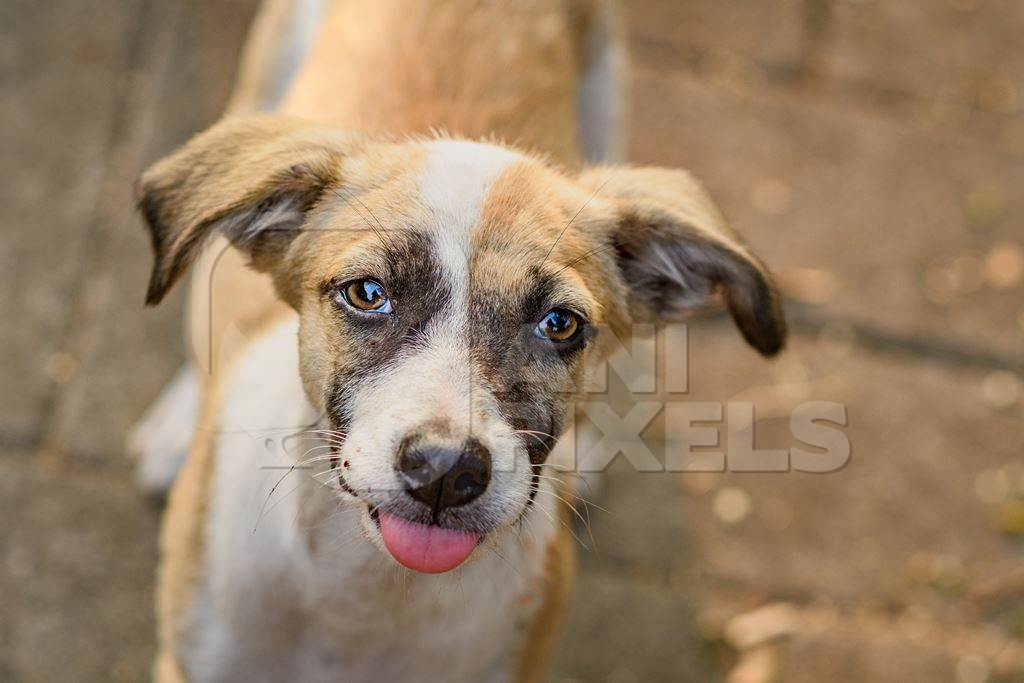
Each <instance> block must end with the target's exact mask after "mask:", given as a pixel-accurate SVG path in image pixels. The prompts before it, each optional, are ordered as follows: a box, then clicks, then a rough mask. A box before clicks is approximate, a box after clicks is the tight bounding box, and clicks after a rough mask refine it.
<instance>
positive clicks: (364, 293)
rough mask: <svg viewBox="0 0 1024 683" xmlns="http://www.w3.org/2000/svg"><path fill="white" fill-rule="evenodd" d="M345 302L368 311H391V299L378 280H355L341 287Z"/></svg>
mask: <svg viewBox="0 0 1024 683" xmlns="http://www.w3.org/2000/svg"><path fill="white" fill-rule="evenodd" d="M341 295H342V297H343V298H344V299H345V303H346V304H348V305H349V306H351V307H352V308H356V309H358V310H360V311H365V312H367V313H390V312H391V299H389V298H388V297H387V295H386V294H385V293H384V287H383V286H381V284H380V283H379V282H377V281H376V280H368V279H367V280H353V281H352V282H349V283H348V284H345V285H343V286H342V288H341Z"/></svg>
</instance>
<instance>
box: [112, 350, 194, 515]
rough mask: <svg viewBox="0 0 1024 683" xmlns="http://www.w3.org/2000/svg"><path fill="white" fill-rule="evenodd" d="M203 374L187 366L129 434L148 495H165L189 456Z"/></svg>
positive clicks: (137, 473) (140, 481)
mask: <svg viewBox="0 0 1024 683" xmlns="http://www.w3.org/2000/svg"><path fill="white" fill-rule="evenodd" d="M199 403H200V378H199V373H198V372H196V370H195V369H194V368H193V367H192V366H191V365H190V364H186V365H183V366H182V367H181V369H180V370H178V372H177V374H176V375H175V376H174V378H173V379H172V380H171V381H170V383H168V384H167V386H166V387H164V389H163V391H162V392H160V395H159V396H158V397H157V399H156V401H154V402H153V404H152V405H151V406H150V407H149V409H148V410H147V411H146V413H145V414H144V415H143V416H142V418H141V419H140V420H139V421H138V422H137V423H136V424H135V426H134V427H132V429H131V431H130V432H129V433H128V453H129V455H131V456H132V457H134V458H135V459H136V466H135V480H136V481H137V482H138V484H139V487H140V488H142V490H143V491H145V492H146V493H150V494H153V495H163V494H165V493H167V491H168V490H169V489H170V488H171V484H172V483H174V478H175V477H176V476H178V471H179V470H180V469H181V466H182V465H183V464H184V463H185V459H186V458H187V457H188V450H189V446H190V445H191V443H192V437H193V436H194V435H195V429H196V421H197V420H198V419H199Z"/></svg>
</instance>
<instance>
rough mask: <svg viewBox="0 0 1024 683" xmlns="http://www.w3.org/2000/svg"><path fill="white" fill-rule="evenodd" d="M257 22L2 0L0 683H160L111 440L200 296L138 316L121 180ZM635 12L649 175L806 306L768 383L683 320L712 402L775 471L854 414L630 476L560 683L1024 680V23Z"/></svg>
mask: <svg viewBox="0 0 1024 683" xmlns="http://www.w3.org/2000/svg"><path fill="white" fill-rule="evenodd" d="M253 9H254V2H253V0H237V1H232V2H216V3H210V2H201V1H200V0H166V1H162V2H152V1H150V0H95V1H94V2H90V3H81V2H70V1H67V0H55V1H54V2H48V3H38V2H27V1H25V0H8V2H5V3H3V5H2V6H0V74H2V80H0V83H2V84H3V88H4V97H3V98H2V99H0V123H2V126H0V130H2V131H3V132H2V133H0V135H2V137H3V145H2V150H3V157H2V159H3V162H4V164H3V166H4V168H3V173H4V182H3V183H0V207H3V208H2V209H0V216H2V226H3V233H4V239H3V241H2V243H0V259H2V261H0V263H2V265H3V268H4V272H5V277H4V286H3V288H2V290H0V312H2V313H3V316H4V319H5V320H7V321H8V324H6V325H4V326H3V327H2V329H0V343H2V345H3V348H4V349H5V353H4V354H3V355H2V356H0V376H2V377H3V384H2V386H0V450H2V452H3V455H4V457H3V458H2V459H0V513H2V514H3V515H4V517H5V519H6V523H5V524H4V525H3V527H2V531H0V595H2V596H3V600H2V601H0V680H26V681H27V680H81V681H91V680H96V681H101V680H102V681H107V680H111V678H114V679H124V680H138V679H139V678H140V677H142V676H143V675H144V674H145V672H146V671H147V667H148V661H149V659H150V657H151V655H152V637H151V632H152V615H151V601H152V575H153V569H154V565H155V544H154V538H155V533H156V527H157V522H156V517H155V514H154V511H153V510H152V509H151V508H150V507H148V506H147V504H146V503H145V501H144V500H143V499H142V498H141V497H140V496H139V494H138V493H137V492H136V491H135V490H134V488H133V486H132V484H131V480H130V466H129V464H128V463H127V462H126V461H125V459H124V456H123V452H122V438H123V433H124V430H125V428H126V427H127V425H129V424H130V423H131V421H132V420H133V419H135V418H136V417H137V415H138V413H139V412H140V410H141V408H142V407H143V406H144V405H145V403H146V402H147V401H149V400H150V399H151V398H152V397H153V396H154V395H155V394H156V392H157V391H158V390H159V388H160V386H161V385H162V383H163V382H165V381H166V380H167V378H168V377H169V376H170V375H171V373H172V372H173V370H174V368H175V367H176V366H177V365H178V364H179V363H180V361H181V358H182V351H181V343H180V331H179V328H180V315H181V298H180V296H181V295H180V293H178V294H177V295H175V296H172V298H171V301H170V302H169V305H164V306H163V307H162V308H160V309H159V310H155V311H153V310H144V309H143V308H142V306H141V300H142V290H143V286H144V282H145V281H146V275H147V273H146V271H147V269H148V266H149V261H148V258H149V257H148V244H147V242H146V238H145V235H144V234H143V232H142V230H141V229H140V228H139V225H138V222H137V220H136V219H135V217H134V216H133V214H132V210H131V206H130V198H129V192H128V189H129V188H130V186H131V182H132V180H133V179H134V177H135V175H136V174H137V172H138V171H139V170H140V169H141V168H142V167H144V165H145V164H146V163H148V162H150V161H152V160H153V159H155V158H157V157H158V156H159V155H161V154H163V153H165V152H167V151H169V150H170V149H172V148H173V147H174V146H175V145H177V144H180V142H181V141H182V140H184V139H185V138H186V137H187V135H188V134H190V133H191V132H194V131H196V130H198V129H201V128H202V127H204V126H205V125H207V124H209V123H210V122H212V121H213V120H215V118H216V117H217V115H218V112H219V111H220V109H221V107H222V106H223V104H224V101H225V98H226V95H227V90H228V87H229V84H230V82H231V78H232V73H233V69H234V63H235V57H236V54H237V51H238V48H239V45H240V42H241V40H242V37H243V35H244V31H245V28H246V26H247V23H248V20H249V17H250V16H251V13H252V11H253ZM628 11H629V16H630V20H631V33H632V37H633V51H634V55H635V62H636V69H635V91H636V92H635V106H634V112H633V123H634V129H635V133H634V140H633V147H632V149H633V158H634V159H635V160H636V161H638V162H648V163H658V164H664V165H673V166H677V165H678V166H686V167H688V168H690V169H692V170H693V171H695V172H696V173H697V175H698V176H700V177H701V178H703V179H705V181H706V182H707V184H708V186H709V187H710V189H711V190H712V192H713V194H714V195H715V196H716V197H717V198H718V199H719V200H720V202H721V204H722V205H723V207H724V210H725V212H726V214H727V215H728V216H729V217H730V219H731V220H732V221H733V223H734V224H735V225H736V227H737V228H738V229H739V230H740V231H741V232H743V233H744V234H745V235H746V236H747V237H748V238H749V240H750V241H751V242H752V243H753V245H754V246H755V248H756V249H757V250H759V252H760V253H761V254H763V255H764V257H765V259H766V260H767V261H768V262H769V263H770V264H772V266H773V267H774V268H775V269H776V270H777V271H778V272H779V274H780V277H781V279H782V281H783V282H784V284H785V287H786V291H787V295H788V297H789V301H790V304H789V309H790V317H791V320H792V321H793V325H792V326H793V332H794V338H793V342H792V346H791V348H790V350H789V351H788V352H787V353H786V354H785V355H784V356H783V357H782V358H780V359H779V360H777V361H776V362H774V363H772V364H765V363H763V362H761V361H760V360H759V359H758V358H757V357H755V355H754V354H753V353H751V352H749V351H748V350H747V349H746V348H745V347H743V345H742V344H741V343H740V342H739V341H738V339H737V338H736V335H735V334H734V333H733V332H732V331H731V330H730V329H729V327H728V326H727V325H725V324H723V323H722V322H720V321H717V320H712V321H708V322H706V323H703V324H700V325H696V326H694V327H692V329H691V333H692V334H691V340H690V349H691V354H690V397H692V398H693V399H695V400H709V401H723V402H734V403H739V402H744V401H752V402H754V403H755V404H756V405H757V406H758V411H759V418H760V419H761V422H760V423H759V425H758V444H759V446H762V447H769V446H772V445H777V446H782V447H784V446H788V445H790V444H791V438H790V437H789V434H788V431H787V428H786V422H785V419H783V418H784V416H786V415H788V412H789V411H790V410H791V409H792V407H793V406H794V405H796V404H798V403H800V402H801V401H804V400H808V399H814V400H829V401H836V402H840V403H843V404H845V405H846V406H847V409H848V415H849V427H848V429H847V433H848V435H849V437H850V441H851V443H852V445H853V458H852V461H851V463H850V464H849V465H848V466H847V467H846V468H845V469H843V470H842V471H840V472H837V473H832V474H827V475H812V474H802V473H797V472H788V473H780V474H738V473H733V474H721V475H711V474H659V475H638V474H636V473H634V472H630V471H629V468H628V467H625V466H623V463H618V464H617V466H616V467H615V468H613V471H612V472H611V473H610V475H609V476H608V477H607V479H606V482H605V487H604V489H603V491H602V492H601V494H600V496H599V499H598V503H599V504H600V505H601V506H602V507H603V508H605V509H606V510H607V511H608V512H602V511H599V510H597V511H593V512H592V524H591V532H592V534H593V538H592V539H591V538H590V536H589V534H586V533H585V532H584V533H583V534H581V536H582V537H583V538H584V540H585V541H586V542H587V545H588V546H590V549H589V550H584V551H583V553H582V556H583V560H582V573H581V577H580V581H579V584H578V588H577V593H576V600H575V602H574V604H573V608H572V614H571V620H570V624H569V627H568V630H567V633H566V637H565V639H564V643H563V645H562V646H561V648H560V650H559V653H558V657H557V661H556V664H555V667H554V671H553V674H552V679H553V680H556V681H570V680H579V681H606V680H607V681H616V682H627V681H659V680H665V681H668V680H696V681H705V680H726V679H727V678H728V680H731V681H734V682H739V681H768V680H772V677H773V676H775V677H776V679H777V680H782V681H787V682H790V681H796V682H800V681H808V682H811V681H815V682H817V681H825V680H827V681H840V682H842V681H851V682H852V681H864V680H871V681H908V680H915V681H916V680H927V681H957V682H959V683H980V682H981V681H986V680H989V681H1019V680H1021V679H1022V678H1024V572H1022V570H1021V567H1022V566H1024V562H1022V560H1024V539H1022V536H1021V534H1022V532H1024V519H1022V518H1024V511H1022V506H1024V503H1022V502H1021V501H1022V500H1024V458H1022V457H1021V456H1022V453H1021V450H1022V444H1024V420H1022V416H1024V408H1022V403H1024V399H1022V397H1021V378H1022V374H1024V251H1022V250H1024V223H1022V219H1021V216H1022V215H1024V193H1022V192H1021V191H1020V188H1021V187H1022V186H1024V47H1022V46H1021V44H1020V40H1019V37H1020V35H1021V34H1022V32H1024V5H1022V4H1021V3H1019V2H1015V1H1014V0H952V1H948V2H947V1H941V2H940V1H939V0H901V1H900V2H881V1H879V0H857V1H856V2H854V1H852V0H843V1H840V0H802V1H798V0H781V1H780V2H773V3H766V2H761V1H760V0H730V1H729V2H722V1H720V0H685V1H684V2H680V1H679V0H638V1H636V2H632V3H629V4H628ZM652 429H653V430H654V433H655V436H656V433H657V430H658V429H659V427H658V425H655V426H654V427H652ZM722 431H723V434H724V432H725V431H726V425H723V426H722ZM111 673H112V674H113V675H111Z"/></svg>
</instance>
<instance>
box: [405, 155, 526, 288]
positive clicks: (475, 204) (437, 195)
mask: <svg viewBox="0 0 1024 683" xmlns="http://www.w3.org/2000/svg"><path fill="white" fill-rule="evenodd" d="M427 149H428V153H427V158H426V161H425V162H424V164H423V167H422V168H420V171H419V174H418V175H417V178H416V183H417V186H418V187H419V190H420V196H421V199H422V201H423V203H424V204H425V205H426V206H427V208H429V209H430V211H431V213H432V214H433V220H434V221H435V224H436V226H435V232H434V233H433V235H434V238H435V240H436V244H437V256H438V259H439V260H440V261H441V263H442V264H443V266H444V268H445V270H446V271H447V272H448V273H449V275H450V277H451V283H452V291H453V294H454V299H455V301H456V302H458V303H459V304H465V300H464V297H465V294H466V288H467V284H468V281H469V267H468V266H469V249H470V243H471V240H472V236H473V228H474V227H476V225H477V224H478V223H479V222H480V214H481V211H482V210H483V205H484V201H485V200H486V198H487V193H488V192H489V191H490V189H491V186H492V185H493V184H494V181H495V180H496V179H497V178H498V176H500V175H501V173H502V171H504V170H505V169H506V168H508V167H509V166H510V165H511V164H514V163H516V162H517V161H522V160H523V157H522V156H520V155H519V154H516V153H515V152H512V151H510V150H507V149H504V148H502V147H498V146H496V145H488V144H483V143H479V142H469V141H466V140H436V141H434V142H430V143H428V144H427Z"/></svg>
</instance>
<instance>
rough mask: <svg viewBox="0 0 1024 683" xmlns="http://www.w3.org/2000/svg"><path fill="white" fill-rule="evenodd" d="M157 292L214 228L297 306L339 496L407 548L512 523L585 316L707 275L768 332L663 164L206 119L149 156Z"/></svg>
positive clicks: (769, 348)
mask: <svg viewBox="0 0 1024 683" xmlns="http://www.w3.org/2000/svg"><path fill="white" fill-rule="evenodd" d="M139 198H140V206H141V208H142V210H143V212H144V214H145V216H146V218H147V221H148V222H149V226H150V229H151V231H152V237H153V244H154V250H155V252H156V265H155V267H154V271H153V277H152V280H151V283H150V290H149V296H148V301H149V302H150V303H155V302H157V301H159V300H160V299H161V298H162V297H163V295H164V293H165V292H166V291H167V289H169V288H170V286H171V285H172V284H173V283H174V281H175V280H176V279H177V278H178V276H179V275H180V273H181V272H182V271H183V270H184V268H186V267H187V265H188V263H189V262H190V261H191V260H192V259H193V258H194V257H195V255H196V254H197V252H198V251H199V249H200V248H201V246H202V244H203V243H204V242H205V241H206V239H207V238H208V237H209V236H210V235H212V234H213V233H215V232H220V233H222V234H224V235H225V236H227V237H228V238H229V239H230V240H231V241H232V242H233V243H234V244H235V245H236V246H237V247H239V248H240V249H242V250H243V251H245V252H247V253H248V254H249V255H250V256H251V258H252V262H253V265H254V266H255V267H256V268H258V269H261V270H265V271H268V272H269V273H270V274H271V276H272V277H273V279H274V282H275V285H276V287H277V290H278V292H279V294H280V295H281V297H282V298H283V299H284V300H285V301H287V302H288V303H289V304H290V305H291V306H292V307H294V308H295V309H296V311H298V313H299V316H300V320H301V326H300V330H301V331H300V339H299V343H300V358H301V368H300V371H301V374H302V378H303V381H304V384H305V386H306V390H307V394H308V395H309V398H310V400H311V402H312V403H313V405H314V406H315V407H317V408H318V409H319V410H320V411H321V414H322V415H323V416H324V422H325V423H326V424H325V426H326V427H328V428H329V429H331V430H333V432H334V433H335V437H334V443H335V450H334V452H333V453H332V458H331V459H330V463H331V467H332V468H333V471H332V472H331V481H332V485H336V487H337V490H338V493H339V496H340V497H341V498H342V499H344V500H347V501H354V502H355V503H356V504H358V505H362V506H363V509H364V512H365V514H364V524H365V527H366V530H367V532H368V534H369V535H370V536H371V538H374V539H377V540H379V541H382V543H383V545H385V546H386V547H387V549H388V550H389V551H390V552H391V554H392V555H393V556H394V557H395V558H396V559H397V560H398V561H399V562H401V563H403V564H405V565H406V566H409V567H411V568H413V569H418V570H421V571H444V570H446V569H450V568H452V567H453V566H456V565H458V564H459V563H461V561H462V560H464V559H465V558H466V557H468V556H469V554H470V553H471V552H472V550H473V548H474V547H475V546H476V544H477V542H478V541H479V539H480V538H481V537H482V536H484V535H486V534H489V533H494V532H496V531H497V530H500V529H503V528H506V527H509V526H511V525H514V524H515V523H516V522H517V521H518V520H519V519H520V518H521V517H522V515H523V514H524V513H525V511H526V510H527V509H528V507H529V506H530V504H531V501H532V499H533V496H534V493H535V491H536V490H537V487H538V483H539V481H540V479H539V477H540V476H541V475H540V468H541V467H542V466H543V464H544V462H545V459H546V458H547V456H548V453H549V452H550V450H551V448H552V447H553V446H554V444H555V442H556V440H557V438H558V436H559V435H560V434H561V432H562V431H563V429H564V426H565V423H566V414H567V410H568V409H569V406H568V404H567V401H566V400H565V396H566V394H567V393H571V392H572V391H573V390H574V389H575V388H576V386H577V381H578V380H579V379H580V377H581V373H582V371H583V366H584V363H585V362H586V361H585V359H587V360H592V359H594V358H600V357H601V356H602V353H601V348H602V339H603V337H605V336H607V335H609V334H621V333H622V332H623V331H624V330H625V328H626V326H628V325H629V324H630V323H632V322H635V321H643V322H649V321H652V320H657V319H666V318H667V319H672V318H676V317H678V316H679V315H681V314H683V313H685V312H686V311H687V310H689V309H691V308H694V307H696V306H699V305H702V304H703V303H705V301H706V299H707V298H708V297H709V296H710V295H711V294H712V293H713V292H716V291H720V292H721V294H722V295H723V297H724V299H725V302H726V304H727V305H728V307H729V309H730V312H731V313H732V315H733V317H734V319H735V320H736V322H737V324H738V325H739V327H740V330H741V331H742V333H743V334H744V336H745V337H746V338H747V340H748V341H750V343H751V344H752V345H754V346H755V347H756V348H758V349H759V350H760V351H761V352H763V353H765V354H766V355H767V354H772V353H774V352H776V351H777V350H778V349H779V348H780V347H781V345H782V343H783V339H784V334H785V331H784V325H783V322H782V318H781V315H780V312H779V306H778V302H777V297H776V294H775V292H774V290H773V288H772V286H771V283H770V280H769V278H768V276H767V274H766V272H765V270H764V269H763V267H762V266H761V265H760V264H759V263H758V262H757V261H756V260H755V259H754V258H753V257H752V256H751V255H750V254H749V253H748V252H747V251H746V249H745V247H743V246H742V244H741V243H739V241H738V240H737V239H736V238H735V237H734V236H733V235H731V234H730V233H728V232H727V231H726V229H725V228H724V226H723V224H722V222H721V219H720V218H719V216H718V214H717V212H716V211H715V209H714V207H713V206H712V205H711V203H710V201H709V200H708V199H707V197H706V195H704V194H703V192H702V191H701V190H700V189H699V187H698V186H697V185H696V184H695V183H694V182H693V181H692V180H691V179H690V178H689V177H688V176H687V175H686V174H684V173H682V172H677V171H665V170H643V169H628V168H599V169H594V170H591V171H588V172H585V173H583V174H580V175H576V176H570V175H567V174H565V173H563V172H560V171H558V170H556V169H553V168H551V167H549V166H548V165H546V164H545V163H543V162H542V161H540V160H538V159H535V158H531V157H528V156H525V155H523V154H520V153H518V152H515V151H512V150H509V149H506V148H504V147H500V146H496V145H491V144H479V143H472V142H466V141H457V140H445V139H438V140H426V141H408V142H401V143H395V142H379V141H370V140H366V139H363V138H361V137H360V136H355V135H351V134H347V133H342V132H338V131H333V130H330V129H323V128H318V127H315V126H311V125H309V124H304V123H301V122H297V121H293V120H287V119H279V118H269V117H260V118H252V119H236V120H228V121H226V122H223V123H221V124H218V125H217V126H215V127H214V128H213V129H211V130H210V131H208V132H207V133H205V134H203V135H201V136H199V137H197V138H196V139H195V140H193V141H192V142H190V143H189V144H188V145H187V146H186V147H185V148H183V149H182V150H181V151H179V152H177V153H176V154H175V155H172V156H171V157H169V158H168V159H165V160H164V161H162V162H160V163H158V164H157V165H156V166H154V167H153V168H152V169H150V170H149V171H148V172H147V173H146V174H145V175H144V176H143V178H142V180H141V182H140V194H139Z"/></svg>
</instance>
